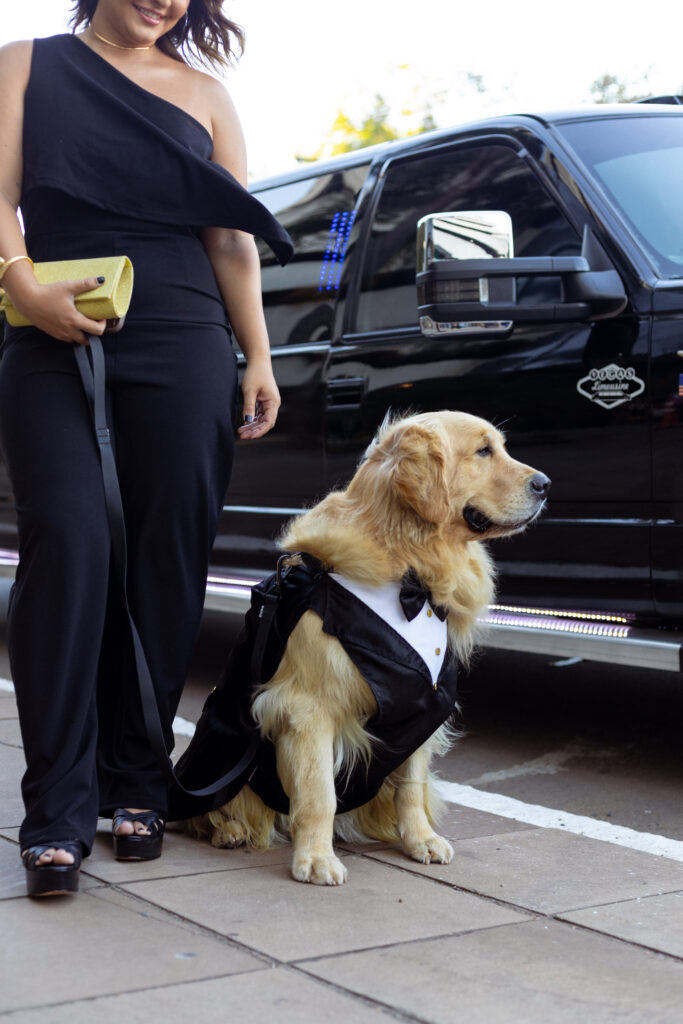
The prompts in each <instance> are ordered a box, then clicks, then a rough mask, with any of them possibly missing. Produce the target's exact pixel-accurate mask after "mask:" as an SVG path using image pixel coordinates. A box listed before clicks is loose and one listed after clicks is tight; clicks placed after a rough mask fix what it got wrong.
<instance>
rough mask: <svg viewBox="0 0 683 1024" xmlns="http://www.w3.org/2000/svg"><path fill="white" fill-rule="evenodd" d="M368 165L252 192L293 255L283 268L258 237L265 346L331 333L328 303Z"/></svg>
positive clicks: (319, 338) (331, 307)
mask: <svg viewBox="0 0 683 1024" xmlns="http://www.w3.org/2000/svg"><path fill="white" fill-rule="evenodd" d="M367 171H368V165H367V164H364V165H363V166H361V167H353V168H351V169H348V170H346V171H343V172H338V173H335V174H323V175H320V176H319V177H314V178H304V179H303V180H302V181H296V182H293V183H291V184H289V185H280V186H278V187H276V188H270V189H264V190H262V191H256V192H255V194H256V195H257V196H258V198H259V199H260V200H261V202H262V203H263V204H264V205H265V206H267V207H268V209H269V210H270V211H271V213H273V214H274V215H275V216H276V217H277V218H278V220H279V221H280V223H281V224H282V225H283V226H284V227H285V228H286V229H287V231H288V232H289V234H290V235H291V237H292V241H293V242H294V257H293V259H292V261H291V262H290V263H289V264H288V265H287V266H286V267H284V268H282V267H280V265H279V264H278V263H277V261H276V259H275V257H274V255H273V253H272V252H271V250H270V249H269V248H268V246H267V245H265V243H262V242H259V254H260V256H261V267H262V287H263V302H264V308H265V312H266V322H267V324H268V333H269V335H270V343H271V345H292V344H299V343H302V342H307V341H324V340H326V339H328V338H330V337H331V336H332V321H333V316H334V302H335V299H336V296H337V291H338V289H339V282H340V279H341V272H342V266H343V263H344V259H345V256H346V250H347V245H348V242H349V237H350V234H351V228H352V226H353V221H354V217H355V212H354V211H355V206H356V199H357V198H358V193H359V192H360V189H361V187H362V185H363V182H364V181H365V178H366V176H367Z"/></svg>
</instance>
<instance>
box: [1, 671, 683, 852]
mask: <svg viewBox="0 0 683 1024" xmlns="http://www.w3.org/2000/svg"><path fill="white" fill-rule="evenodd" d="M0 690H2V691H4V692H6V693H14V686H13V685H12V683H11V681H10V680H9V679H0ZM194 730H195V726H194V723H193V722H188V720H187V719H186V718H180V717H177V718H175V719H174V721H173V731H174V733H175V734H176V735H177V736H188V737H191V736H193V735H194ZM436 786H437V790H438V792H439V793H440V795H441V796H442V797H443V799H444V800H446V801H447V802H448V803H449V804H458V805H459V806H460V807H471V808H472V809H474V810H476V811H486V812H487V813H488V814H497V815H498V817H500V818H511V819H512V820H513V821H523V822H524V823H525V824H527V825H536V826H537V827H538V828H558V829H563V830H564V831H565V832H572V833H574V835H577V836H586V837H587V838H589V839H599V840H600V841H601V842H603V843H614V844H615V845H616V846H626V847H628V848H629V849H631V850H641V851H642V852H643V853H653V854H656V855H657V856H658V857H668V858H669V859H670V860H677V861H681V862H683V842H682V841H681V840H679V839H667V837H666V836H658V835H655V834H654V833H652V832H637V831H636V830H635V829H633V828H626V827H625V826H624V825H611V824H609V823H608V822H606V821H599V820H596V819H595V818H585V817H583V815H581V814H570V813H569V812H568V811H558V810H555V809H554V808H552V807H542V806H541V805H540V804H526V803H524V801H523V800H515V799H514V797H511V796H503V795H502V794H501V793H487V792H486V791H485V790H483V789H475V788H474V786H464V785H461V784H460V783H458V782H446V781H444V780H443V779H440V780H439V781H438V782H437V784H436Z"/></svg>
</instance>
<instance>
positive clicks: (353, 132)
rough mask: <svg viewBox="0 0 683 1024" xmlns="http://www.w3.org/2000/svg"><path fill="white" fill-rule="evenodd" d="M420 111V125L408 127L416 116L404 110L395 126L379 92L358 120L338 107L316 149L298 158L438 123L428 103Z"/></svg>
mask: <svg viewBox="0 0 683 1024" xmlns="http://www.w3.org/2000/svg"><path fill="white" fill-rule="evenodd" d="M418 114H419V116H420V118H421V120H420V122H419V124H418V126H417V127H409V122H410V121H411V120H414V117H415V112H414V111H412V110H408V109H405V110H402V111H401V112H400V114H399V124H400V125H401V126H400V127H396V126H395V125H394V124H392V117H391V110H390V108H389V106H388V104H387V103H386V101H385V99H384V97H383V96H382V95H381V94H380V93H376V95H375V101H374V105H373V107H372V109H371V110H370V112H369V113H368V114H367V115H366V116H365V117H363V118H361V120H360V121H359V122H358V123H355V122H354V121H352V120H351V118H350V117H349V116H348V114H345V113H344V111H343V110H338V111H337V114H336V117H335V119H334V121H333V122H332V125H331V126H330V129H329V131H328V132H327V135H326V136H325V138H324V139H323V141H322V142H321V143H320V145H319V146H318V148H317V149H316V150H315V152H314V153H311V154H310V155H303V154H298V155H297V160H300V161H302V162H307V161H311V160H320V158H321V157H329V156H337V155H338V154H339V153H350V152H352V151H353V150H356V149H363V148H364V147H365V146H374V145H377V143H380V142H391V141H392V140H393V139H400V138H404V137H405V136H406V135H416V134H420V133H422V132H429V131H432V130H433V129H434V128H436V127H437V125H436V121H435V119H434V115H433V114H432V111H431V108H430V106H429V104H427V105H425V106H424V108H423V109H422V110H420V111H419V112H418ZM401 122H402V123H401Z"/></svg>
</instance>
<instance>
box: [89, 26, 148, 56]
mask: <svg viewBox="0 0 683 1024" xmlns="http://www.w3.org/2000/svg"><path fill="white" fill-rule="evenodd" d="M90 29H91V31H92V33H93V35H95V36H97V38H98V39H100V40H101V41H102V42H103V43H106V44H107V46H115V47H116V49H117V50H151V49H152V47H153V46H155V45H156V43H150V45H149V46H121V44H120V43H112V41H111V39H105V38H104V36H101V35H100V33H99V32H97V31H96V30H95V29H94V28H93V26H92V25H91V26H90Z"/></svg>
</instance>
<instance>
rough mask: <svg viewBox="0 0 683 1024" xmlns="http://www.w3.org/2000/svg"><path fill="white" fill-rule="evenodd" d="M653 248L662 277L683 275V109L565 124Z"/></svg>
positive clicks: (645, 242) (637, 232) (643, 239)
mask: <svg viewBox="0 0 683 1024" xmlns="http://www.w3.org/2000/svg"><path fill="white" fill-rule="evenodd" d="M561 130H562V133H563V134H564V135H565V137H566V138H567V139H569V142H570V143H571V145H572V146H573V148H574V150H575V151H576V153H577V154H578V156H579V157H580V158H581V160H583V162H584V163H585V164H586V165H587V166H588V167H589V168H590V169H591V170H592V171H593V172H594V174H595V175H596V177H597V178H598V179H599V181H600V184H601V185H602V187H603V189H604V190H605V191H606V192H607V194H608V195H609V196H610V198H611V199H612V200H613V201H614V203H615V205H616V206H617V207H618V208H619V209H620V210H621V212H622V214H623V215H624V219H625V220H626V221H627V223H628V224H629V226H630V227H631V229H632V231H633V232H634V233H635V235H636V236H637V237H638V239H639V241H640V243H641V245H643V248H644V249H645V250H646V251H648V252H649V255H650V257H651V258H652V261H653V263H654V264H655V266H656V268H657V272H658V274H659V275H660V277H682V276H683V189H681V180H683V114H680V113H677V114H673V115H664V116H662V115H657V116H653V115H650V116H646V115H641V116H640V117H638V116H635V117H618V118H616V117H615V118H613V119H612V118H600V119H595V120H592V121H580V122H575V123H573V124H571V123H570V124H564V125H562V126H561Z"/></svg>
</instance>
